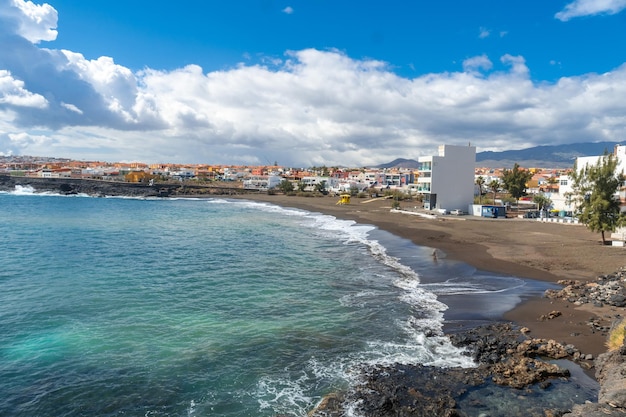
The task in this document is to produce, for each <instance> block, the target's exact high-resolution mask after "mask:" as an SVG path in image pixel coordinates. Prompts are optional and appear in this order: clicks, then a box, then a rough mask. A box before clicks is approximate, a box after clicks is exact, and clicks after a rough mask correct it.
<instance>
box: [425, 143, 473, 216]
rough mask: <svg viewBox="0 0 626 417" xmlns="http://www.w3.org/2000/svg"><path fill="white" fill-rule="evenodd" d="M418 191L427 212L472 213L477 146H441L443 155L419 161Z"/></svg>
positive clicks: (440, 149) (426, 157)
mask: <svg viewBox="0 0 626 417" xmlns="http://www.w3.org/2000/svg"><path fill="white" fill-rule="evenodd" d="M418 163H419V167H418V175H419V176H418V177H417V184H418V191H419V192H420V193H423V194H424V208H425V209H427V210H435V209H437V210H456V209H460V210H463V211H468V209H469V206H470V205H471V204H472V203H473V202H474V167H475V165H476V147H475V146H471V145H470V146H453V145H441V146H439V155H434V156H421V157H419V158H418Z"/></svg>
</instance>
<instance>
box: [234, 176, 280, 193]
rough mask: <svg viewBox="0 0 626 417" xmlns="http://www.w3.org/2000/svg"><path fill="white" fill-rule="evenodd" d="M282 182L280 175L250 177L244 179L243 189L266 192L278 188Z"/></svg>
mask: <svg viewBox="0 0 626 417" xmlns="http://www.w3.org/2000/svg"><path fill="white" fill-rule="evenodd" d="M282 180H283V178H282V177H281V176H280V175H250V176H249V177H246V178H244V180H243V188H244V189H245V190H258V191H267V190H270V189H272V188H275V187H276V186H278V184H280V183H281V182H282Z"/></svg>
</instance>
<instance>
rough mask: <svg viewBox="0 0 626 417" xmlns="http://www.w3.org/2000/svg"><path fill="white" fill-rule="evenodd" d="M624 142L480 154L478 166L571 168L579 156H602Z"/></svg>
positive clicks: (539, 147) (549, 146)
mask: <svg viewBox="0 0 626 417" xmlns="http://www.w3.org/2000/svg"><path fill="white" fill-rule="evenodd" d="M623 144H624V142H585V143H572V144H568V145H545V146H535V147H532V148H527V149H520V150H514V151H502V152H491V151H485V152H478V153H477V154H476V165H478V166H484V167H490V168H511V167H512V166H513V164H515V163H516V162H517V163H518V164H519V165H521V166H524V167H542V168H571V167H573V166H574V162H575V161H576V158H578V157H579V156H594V155H602V154H603V153H604V151H605V150H607V151H609V152H612V151H613V148H614V147H615V145H623Z"/></svg>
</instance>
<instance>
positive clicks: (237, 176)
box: [0, 145, 572, 213]
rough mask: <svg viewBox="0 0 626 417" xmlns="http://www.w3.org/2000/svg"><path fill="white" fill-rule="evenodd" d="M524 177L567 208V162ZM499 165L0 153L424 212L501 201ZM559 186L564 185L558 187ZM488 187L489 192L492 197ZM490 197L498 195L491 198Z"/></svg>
mask: <svg viewBox="0 0 626 417" xmlns="http://www.w3.org/2000/svg"><path fill="white" fill-rule="evenodd" d="M522 169H524V170H527V171H528V172H529V173H530V174H531V176H530V180H529V181H528V182H527V184H526V185H527V194H528V196H529V197H525V198H524V199H523V200H522V201H527V202H529V203H531V202H532V201H531V200H532V196H533V195H537V194H541V195H544V196H545V197H546V198H548V199H550V201H551V202H552V207H551V209H552V210H554V211H555V212H561V211H563V212H571V207H570V206H569V205H568V204H566V202H565V200H566V198H565V197H563V195H564V193H566V192H567V191H568V190H569V189H568V188H567V187H563V186H564V185H565V186H566V185H567V175H568V174H569V173H570V172H571V169H572V168H568V169H563V168H550V167H522ZM504 171H505V168H503V167H500V168H491V167H477V166H476V163H475V147H471V146H468V147H462V146H450V145H442V146H441V147H440V149H439V155H436V156H427V157H420V158H419V159H418V160H415V161H414V160H410V161H409V162H406V163H405V164H404V165H403V164H402V163H399V164H398V165H396V166H391V167H380V166H378V167H352V168H349V167H336V166H335V167H326V166H321V167H308V168H294V167H285V166H281V165H279V164H278V163H274V164H273V165H260V166H249V165H210V164H173V163H161V164H146V163H142V162H105V161H84V160H81V161H78V160H72V159H66V158H54V157H34V156H13V155H11V156H0V174H4V175H10V176H14V177H30V178H59V179H62V178H72V179H88V180H103V181H114V182H128V183H151V184H155V183H156V184H166V183H181V182H183V183H188V184H204V185H216V184H221V185H222V186H224V187H228V188H241V189H243V190H248V191H258V192H268V191H269V192H271V190H272V189H274V190H282V191H285V189H284V188H283V187H282V186H281V183H283V185H284V182H285V181H286V182H289V183H290V184H291V186H289V187H288V189H287V190H289V191H292V192H305V193H306V192H309V193H311V192H323V193H325V194H326V193H331V194H333V195H335V194H336V195H339V194H350V195H352V196H359V195H361V196H364V195H366V194H368V195H369V194H371V193H372V192H374V193H376V192H377V193H380V194H384V193H402V194H404V195H408V196H412V197H415V198H418V199H419V200H420V201H421V202H422V203H423V207H424V208H425V209H428V210H440V211H441V212H443V213H448V212H452V211H455V210H456V212H460V213H468V212H469V207H470V205H472V204H473V203H475V202H476V203H483V202H484V203H487V202H490V204H492V205H493V204H495V203H496V202H497V203H498V204H501V205H504V204H506V203H507V202H508V203H509V204H510V203H511V199H508V200H507V199H506V198H505V200H504V201H503V200H502V199H501V198H500V197H502V193H499V192H500V191H502V175H503V172H504ZM563 190H564V191H563ZM494 192H495V193H496V194H495V196H496V198H494ZM496 199H497V201H496Z"/></svg>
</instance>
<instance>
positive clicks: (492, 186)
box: [488, 180, 501, 204]
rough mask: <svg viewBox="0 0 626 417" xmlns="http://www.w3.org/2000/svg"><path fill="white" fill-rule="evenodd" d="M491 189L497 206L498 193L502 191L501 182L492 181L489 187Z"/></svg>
mask: <svg viewBox="0 0 626 417" xmlns="http://www.w3.org/2000/svg"><path fill="white" fill-rule="evenodd" d="M488 187H489V189H490V190H491V191H493V204H496V193H497V192H498V191H499V190H500V187H501V184H500V181H499V180H492V181H491V182H490V183H489V185H488Z"/></svg>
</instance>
